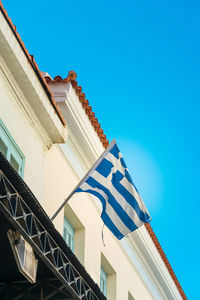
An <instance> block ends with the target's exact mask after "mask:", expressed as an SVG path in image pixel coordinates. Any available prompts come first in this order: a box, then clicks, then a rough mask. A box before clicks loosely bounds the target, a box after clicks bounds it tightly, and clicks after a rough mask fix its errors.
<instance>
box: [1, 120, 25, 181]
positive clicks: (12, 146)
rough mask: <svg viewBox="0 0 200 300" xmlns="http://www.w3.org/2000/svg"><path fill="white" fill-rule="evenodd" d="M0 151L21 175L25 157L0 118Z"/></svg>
mask: <svg viewBox="0 0 200 300" xmlns="http://www.w3.org/2000/svg"><path fill="white" fill-rule="evenodd" d="M0 151H1V152H2V153H3V155H4V156H5V157H6V158H7V160H8V161H9V162H10V163H11V165H12V166H13V168H14V169H15V170H16V171H17V172H18V173H19V174H20V175H21V176H23V173H24V162H25V157H24V155H23V153H22V152H21V150H20V149H19V147H18V146H17V144H16V142H15V141H14V139H13V138H12V136H11V135H10V133H9V131H8V130H7V128H6V127H5V125H4V124H3V122H2V120H1V119H0Z"/></svg>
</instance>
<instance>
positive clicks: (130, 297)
mask: <svg viewBox="0 0 200 300" xmlns="http://www.w3.org/2000/svg"><path fill="white" fill-rule="evenodd" d="M128 300H134V298H133V296H132V295H131V293H130V292H128Z"/></svg>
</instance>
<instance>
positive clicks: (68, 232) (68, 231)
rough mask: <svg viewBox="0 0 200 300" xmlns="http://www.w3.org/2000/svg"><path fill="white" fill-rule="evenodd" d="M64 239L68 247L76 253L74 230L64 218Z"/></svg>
mask: <svg viewBox="0 0 200 300" xmlns="http://www.w3.org/2000/svg"><path fill="white" fill-rule="evenodd" d="M63 238H64V240H65V242H66V243H67V245H68V247H69V248H70V249H71V250H72V251H74V228H73V227H72V225H71V224H70V223H69V221H68V220H67V218H66V217H64V227H63Z"/></svg>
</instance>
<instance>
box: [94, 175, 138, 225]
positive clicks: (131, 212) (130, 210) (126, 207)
mask: <svg viewBox="0 0 200 300" xmlns="http://www.w3.org/2000/svg"><path fill="white" fill-rule="evenodd" d="M91 177H92V178H94V179H95V180H96V181H98V182H99V183H100V184H101V185H103V186H104V187H106V188H107V189H108V190H109V191H110V193H111V195H112V196H113V197H114V198H115V200H116V201H117V202H118V204H119V205H120V206H121V207H122V209H123V210H124V211H125V212H126V213H127V215H128V216H129V217H130V218H131V219H132V220H134V223H135V225H136V226H137V227H140V226H142V224H143V222H142V221H141V220H140V219H139V217H138V215H137V213H136V211H135V210H134V208H133V207H132V206H131V205H130V204H129V203H128V202H127V201H126V199H125V198H124V197H123V196H122V195H121V194H120V193H119V192H118V191H117V190H116V189H115V187H114V186H113V184H112V182H111V181H110V180H108V179H107V178H105V177H104V176H102V175H101V174H100V173H98V172H97V171H96V170H95V171H94V172H93V174H92V176H91Z"/></svg>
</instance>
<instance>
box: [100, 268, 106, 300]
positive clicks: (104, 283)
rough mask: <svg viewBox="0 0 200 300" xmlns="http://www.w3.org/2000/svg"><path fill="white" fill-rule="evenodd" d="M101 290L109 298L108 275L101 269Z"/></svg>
mask: <svg viewBox="0 0 200 300" xmlns="http://www.w3.org/2000/svg"><path fill="white" fill-rule="evenodd" d="M100 290H101V291H102V293H103V294H104V296H107V274H106V272H105V271H104V269H103V268H101V275H100Z"/></svg>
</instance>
